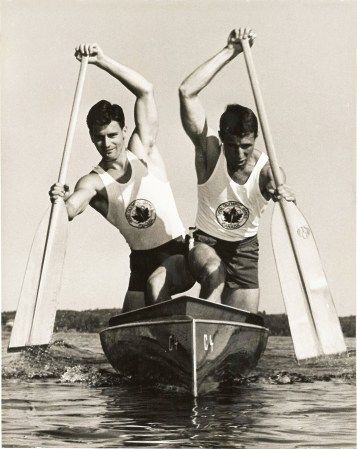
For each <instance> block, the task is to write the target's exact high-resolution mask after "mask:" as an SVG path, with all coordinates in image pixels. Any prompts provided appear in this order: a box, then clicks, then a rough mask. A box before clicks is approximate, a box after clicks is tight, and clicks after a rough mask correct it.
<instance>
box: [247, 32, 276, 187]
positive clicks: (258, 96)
mask: <svg viewBox="0 0 357 449" xmlns="http://www.w3.org/2000/svg"><path fill="white" fill-rule="evenodd" d="M241 42H242V46H243V51H244V58H245V62H246V65H247V70H248V75H249V78H250V83H251V85H252V90H253V95H254V100H255V105H256V107H257V111H258V116H259V121H260V126H261V128H262V132H263V137H264V142H265V146H266V150H267V153H268V156H269V160H270V167H271V170H272V172H273V177H274V181H275V185H276V186H277V187H278V186H280V185H282V184H284V181H283V177H282V174H281V171H280V168H279V163H278V159H277V157H276V152H275V147H274V143H273V139H272V136H271V132H270V128H269V124H268V119H267V116H266V113H265V107H264V102H263V97H262V93H261V91H260V87H259V83H258V78H257V74H256V72H255V67H254V63H253V57H252V52H251V50H250V45H249V39H242V40H241Z"/></svg>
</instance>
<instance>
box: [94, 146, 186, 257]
mask: <svg viewBox="0 0 357 449" xmlns="http://www.w3.org/2000/svg"><path fill="white" fill-rule="evenodd" d="M127 154H128V160H129V162H130V165H131V169H132V175H131V177H130V180H129V181H128V182H126V183H119V182H117V181H116V180H115V179H114V178H113V177H112V176H110V175H109V174H108V173H107V172H106V171H104V170H103V169H102V168H101V167H99V166H97V167H95V168H94V169H93V171H95V172H96V173H97V174H98V175H99V176H100V178H101V180H102V182H103V184H104V186H105V189H106V191H107V195H108V214H107V217H106V219H107V220H108V221H109V222H110V223H111V224H112V225H114V226H115V227H116V228H117V229H119V231H120V232H121V234H122V235H123V236H124V238H125V240H126V241H127V243H128V245H129V246H130V248H131V249H132V250H145V249H152V248H156V247H157V246H160V245H163V244H164V243H166V242H168V241H169V240H172V239H175V238H177V237H179V236H181V235H182V236H184V233H185V229H184V226H183V224H182V221H181V219H180V217H179V214H178V211H177V208H176V203H175V199H174V197H173V194H172V190H171V186H170V183H169V182H168V181H162V180H160V179H158V178H157V177H156V176H155V175H154V174H153V173H151V172H150V169H148V168H147V167H146V166H145V165H144V164H143V163H142V162H141V161H140V160H139V159H138V158H137V157H136V156H135V155H134V154H133V153H132V152H131V151H127Z"/></svg>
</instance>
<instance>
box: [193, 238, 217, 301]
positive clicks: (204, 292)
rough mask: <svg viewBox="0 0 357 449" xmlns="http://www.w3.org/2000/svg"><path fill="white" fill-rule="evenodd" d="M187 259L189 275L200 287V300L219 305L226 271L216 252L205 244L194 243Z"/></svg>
mask: <svg viewBox="0 0 357 449" xmlns="http://www.w3.org/2000/svg"><path fill="white" fill-rule="evenodd" d="M188 258H189V265H190V270H191V273H192V274H193V276H194V278H195V279H196V280H197V282H199V283H200V285H201V291H200V298H203V299H208V300H210V301H213V302H217V303H220V302H221V294H222V292H223V288H224V281H225V279H226V270H225V267H224V264H223V262H222V260H221V259H220V257H219V256H218V254H217V253H216V251H215V250H214V249H213V248H212V247H211V246H209V245H206V244H205V243H196V244H195V246H194V247H193V248H192V250H191V251H190V253H189V256H188Z"/></svg>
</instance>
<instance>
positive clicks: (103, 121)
mask: <svg viewBox="0 0 357 449" xmlns="http://www.w3.org/2000/svg"><path fill="white" fill-rule="evenodd" d="M113 120H115V121H116V122H118V123H119V126H120V128H121V129H123V128H124V126H125V117H124V112H123V109H122V108H121V107H120V106H119V105H118V104H111V103H110V102H109V101H107V100H100V101H98V103H96V104H95V105H94V106H92V107H91V108H90V110H89V112H88V115H87V126H88V128H89V131H90V132H92V131H93V127H94V126H105V125H109V123H110V122H111V121H113Z"/></svg>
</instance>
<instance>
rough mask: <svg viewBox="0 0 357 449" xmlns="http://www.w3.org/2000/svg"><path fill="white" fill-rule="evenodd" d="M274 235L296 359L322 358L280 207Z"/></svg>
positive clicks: (273, 223)
mask: <svg viewBox="0 0 357 449" xmlns="http://www.w3.org/2000/svg"><path fill="white" fill-rule="evenodd" d="M271 235H272V243H273V251H274V257H275V262H276V267H277V270H278V275H279V280H280V286H281V292H282V295H283V299H284V304H285V309H286V314H287V316H288V320H289V326H290V332H291V337H292V340H293V345H294V350H295V355H296V358H297V359H298V360H304V359H308V358H311V357H318V356H320V355H322V354H323V352H322V348H321V345H320V343H319V339H318V336H317V333H316V329H315V325H314V321H313V318H312V315H311V311H310V307H309V300H308V296H307V293H306V291H305V286H304V284H303V282H302V279H301V275H300V273H299V268H298V265H297V263H296V261H295V255H294V250H293V247H292V244H291V241H290V238H289V234H288V230H287V227H286V224H285V220H284V216H283V214H282V212H281V209H280V206H279V205H275V208H274V212H273V218H272V225H271Z"/></svg>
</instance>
